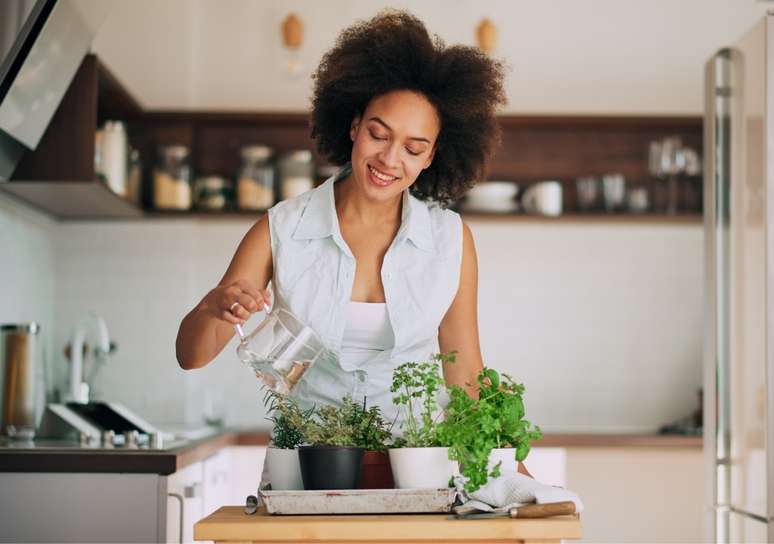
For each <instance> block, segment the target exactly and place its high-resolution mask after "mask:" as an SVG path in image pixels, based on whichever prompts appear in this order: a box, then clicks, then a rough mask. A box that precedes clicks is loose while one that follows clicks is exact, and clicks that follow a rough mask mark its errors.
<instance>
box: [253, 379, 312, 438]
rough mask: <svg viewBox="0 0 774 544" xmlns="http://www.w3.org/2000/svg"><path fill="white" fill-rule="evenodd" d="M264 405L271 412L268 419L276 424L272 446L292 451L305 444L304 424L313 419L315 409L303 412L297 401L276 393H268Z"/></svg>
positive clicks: (273, 430)
mask: <svg viewBox="0 0 774 544" xmlns="http://www.w3.org/2000/svg"><path fill="white" fill-rule="evenodd" d="M263 403H264V405H265V406H266V407H267V409H268V410H269V411H270V412H271V416H270V417H267V418H266V419H268V420H269V421H271V422H272V423H274V428H273V429H272V433H271V434H272V445H273V446H274V447H275V448H280V449H285V450H292V449H294V448H297V447H298V446H300V445H301V444H303V443H304V441H305V438H304V433H303V426H302V422H304V421H306V420H307V419H309V417H311V415H312V412H313V411H314V408H310V409H308V410H302V409H301V408H300V407H299V406H298V404H297V403H296V401H295V400H293V399H292V398H290V397H286V396H284V395H280V394H279V393H276V392H274V391H267V393H266V395H265V396H264V399H263Z"/></svg>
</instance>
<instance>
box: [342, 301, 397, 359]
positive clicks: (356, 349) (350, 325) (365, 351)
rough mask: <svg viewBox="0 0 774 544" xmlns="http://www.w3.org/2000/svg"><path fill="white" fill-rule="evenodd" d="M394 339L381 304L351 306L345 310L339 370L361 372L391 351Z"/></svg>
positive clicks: (387, 317)
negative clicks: (360, 369) (369, 362)
mask: <svg viewBox="0 0 774 544" xmlns="http://www.w3.org/2000/svg"><path fill="white" fill-rule="evenodd" d="M394 346H395V335H394V334H393V332H392V325H390V317H389V315H388V314H387V304H386V303H384V302H354V301H350V302H349V305H348V307H347V323H346V325H345V327H344V337H343V338H342V339H341V354H340V356H339V358H340V362H341V363H342V366H344V365H345V366H347V367H349V368H353V369H355V368H358V369H359V368H360V367H362V366H363V365H365V364H366V363H367V362H368V361H370V360H371V359H373V358H374V357H377V356H379V355H381V354H382V352H384V351H387V350H390V349H392V348H393V347H394Z"/></svg>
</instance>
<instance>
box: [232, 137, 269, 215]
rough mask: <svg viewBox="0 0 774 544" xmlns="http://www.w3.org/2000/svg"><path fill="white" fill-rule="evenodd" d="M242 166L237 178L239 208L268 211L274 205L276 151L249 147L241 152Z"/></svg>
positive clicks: (267, 148) (260, 146)
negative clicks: (273, 160) (274, 158)
mask: <svg viewBox="0 0 774 544" xmlns="http://www.w3.org/2000/svg"><path fill="white" fill-rule="evenodd" d="M240 155H241V156H242V165H241V166H240V167H239V175H238V177H237V206H238V207H239V208H240V209H242V210H267V209H269V208H271V207H272V206H273V205H274V164H273V163H272V158H273V157H274V150H273V149H272V148H271V147H268V146H265V145H247V146H244V147H242V149H241V150H240Z"/></svg>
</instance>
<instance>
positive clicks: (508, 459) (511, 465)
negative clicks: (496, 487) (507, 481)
mask: <svg viewBox="0 0 774 544" xmlns="http://www.w3.org/2000/svg"><path fill="white" fill-rule="evenodd" d="M501 461H502V464H501V465H500V474H501V475H503V474H514V473H516V472H517V471H518V462H517V461H516V451H515V450H514V449H513V448H495V449H493V450H492V452H491V453H490V454H489V464H488V465H487V468H488V470H489V472H492V469H493V468H494V467H495V465H496V464H497V463H499V462H501Z"/></svg>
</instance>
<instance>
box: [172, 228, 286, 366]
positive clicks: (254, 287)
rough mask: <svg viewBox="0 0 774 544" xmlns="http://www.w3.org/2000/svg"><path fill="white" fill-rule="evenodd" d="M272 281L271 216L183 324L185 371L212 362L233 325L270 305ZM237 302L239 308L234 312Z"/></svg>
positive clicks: (180, 356) (180, 348) (180, 351)
mask: <svg viewBox="0 0 774 544" xmlns="http://www.w3.org/2000/svg"><path fill="white" fill-rule="evenodd" d="M271 277H272V255H271V241H270V236H269V216H268V214H267V215H264V216H263V217H262V218H261V219H260V220H259V221H258V222H256V223H255V225H253V226H252V227H251V228H250V230H249V231H248V232H247V234H245V236H244V238H243V239H242V242H241V243H240V244H239V247H238V248H237V250H236V253H235V254H234V257H233V259H232V260H231V264H230V265H229V267H228V270H227V271H226V273H225V275H224V276H223V279H221V280H220V283H219V284H218V286H217V287H215V288H214V289H213V290H211V291H210V292H209V293H207V294H206V295H205V296H204V298H203V299H202V300H201V301H200V302H199V304H197V305H196V306H195V307H194V309H193V310H191V311H190V312H189V313H188V315H186V316H185V317H184V318H183V321H182V323H180V329H179V330H178V333H177V341H176V343H175V348H176V353H177V361H178V363H179V364H180V366H181V367H182V368H184V369H186V370H188V369H192V368H201V367H203V366H205V365H206V364H208V363H209V362H210V361H212V360H213V359H214V358H215V357H216V356H217V355H218V353H220V352H221V351H222V350H223V348H224V347H225V346H226V344H227V343H228V341H229V340H230V339H231V337H232V336H234V325H235V324H237V323H243V322H244V321H246V320H247V319H248V318H249V317H250V314H252V313H254V312H257V311H259V310H261V309H262V308H263V305H264V303H265V304H271V301H270V300H269V296H268V293H267V292H266V286H267V285H268V283H269V281H270V280H271ZM235 302H238V303H239V305H236V306H234V307H233V309H231V308H232V305H234V303H235Z"/></svg>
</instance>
